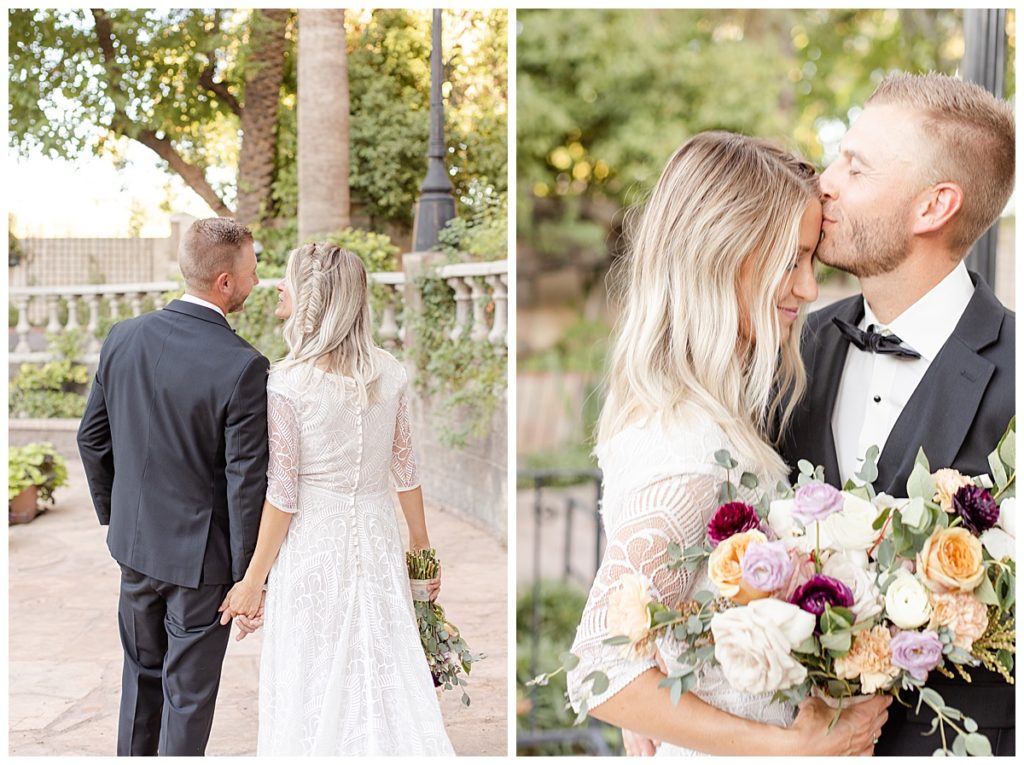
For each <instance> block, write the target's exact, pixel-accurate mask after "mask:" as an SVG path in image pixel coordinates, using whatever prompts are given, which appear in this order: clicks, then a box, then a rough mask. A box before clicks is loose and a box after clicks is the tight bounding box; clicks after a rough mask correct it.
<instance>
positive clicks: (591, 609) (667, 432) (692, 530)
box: [568, 412, 795, 756]
mask: <svg viewBox="0 0 1024 765" xmlns="http://www.w3.org/2000/svg"><path fill="white" fill-rule="evenodd" d="M719 449H729V451H730V452H731V454H732V456H733V458H735V459H736V460H738V461H739V462H740V466H739V467H738V468H737V469H736V470H735V471H734V472H733V479H734V480H733V483H734V484H738V483H739V476H740V474H741V472H742V471H744V470H749V469H750V468H748V467H746V466H745V465H744V464H743V459H742V456H741V455H740V454H738V453H737V450H736V449H735V448H733V447H732V446H731V445H730V444H729V443H728V441H727V440H726V438H725V434H724V432H723V431H722V430H721V428H719V427H718V426H717V425H716V424H715V423H714V422H713V421H712V420H711V419H710V418H709V417H707V416H706V415H704V414H703V413H700V412H691V413H690V415H689V416H688V417H687V418H686V420H685V421H684V422H682V423H679V424H677V425H675V426H673V427H671V428H664V427H662V426H660V425H657V424H655V423H647V424H644V425H640V426H634V427H631V428H627V429H626V430H623V431H622V432H621V433H618V434H617V435H616V436H614V437H613V438H612V439H610V440H609V441H608V443H607V444H604V445H602V447H600V448H599V449H598V460H599V462H600V465H601V469H602V471H603V473H604V492H603V496H604V500H603V502H602V506H601V517H602V522H603V523H604V527H605V533H606V536H607V539H608V545H607V548H606V550H605V553H604V558H603V559H602V561H601V566H600V568H599V570H598V572H597V576H596V577H595V579H594V584H593V586H592V588H591V590H590V596H589V598H588V600H587V605H586V608H585V609H584V612H583V618H582V620H581V622H580V626H579V629H578V631H577V633H576V640H575V642H574V644H573V648H572V650H573V653H575V654H576V655H577V656H578V657H579V658H580V663H579V664H578V665H577V667H576V668H575V669H574V670H573V671H572V672H570V673H569V675H568V690H569V700H570V702H571V704H572V705H573V707H574V708H575V709H576V710H577V711H578V710H579V708H580V706H581V704H582V702H583V701H584V699H586V701H587V704H588V708H589V709H593V708H594V707H596V706H598V705H599V704H601V703H603V702H604V701H607V700H608V699H609V698H611V697H612V696H613V695H615V694H616V693H619V692H620V691H621V690H622V689H623V688H625V687H626V686H627V685H628V684H629V683H631V682H632V681H633V680H635V679H636V678H637V677H639V676H640V675H641V674H642V673H644V672H646V671H647V670H648V669H650V668H652V667H656V666H658V663H657V661H656V660H655V659H654V658H650V659H640V658H635V657H634V656H632V655H630V654H628V652H627V651H626V649H624V648H623V647H622V646H608V645H605V644H604V642H603V641H604V640H605V639H606V638H608V637H610V635H609V634H608V629H607V626H606V625H607V618H608V606H609V595H610V594H611V593H613V592H614V591H615V590H616V589H617V588H618V587H619V582H620V579H621V578H622V577H623V576H625V575H627V574H633V575H638V576H640V577H641V578H642V579H643V580H644V581H645V582H646V583H647V585H648V588H649V591H650V593H651V594H652V595H653V597H654V598H655V600H657V601H660V602H662V603H666V604H669V605H674V604H678V603H680V602H682V601H685V600H687V599H688V598H690V597H691V596H692V595H693V594H694V593H696V592H698V591H700V590H708V591H710V592H715V588H714V585H713V584H712V583H711V581H710V579H708V576H707V567H706V566H703V567H702V568H701V569H699V570H698V571H696V572H694V573H689V572H687V571H686V570H685V569H683V568H679V569H677V570H675V571H670V570H669V569H668V568H667V564H668V545H669V544H670V543H672V542H676V543H678V544H679V545H680V546H681V547H683V548H684V549H685V548H686V547H689V546H692V545H696V544H700V543H701V542H702V541H703V540H704V538H705V536H706V534H707V524H708V521H709V520H710V518H711V515H712V514H713V513H714V511H715V510H716V509H717V507H718V486H719V484H720V483H721V482H722V480H723V479H724V478H725V474H724V471H723V469H722V468H721V467H720V466H719V465H718V464H717V463H716V462H715V460H714V453H715V452H716V451H718V450H719ZM751 472H753V471H751ZM767 480H768V479H766V478H764V477H762V476H759V481H760V482H761V484H762V485H769V486H774V485H775V480H771V483H768V484H766V483H765V482H766V481H767ZM739 491H740V493H741V499H743V500H744V501H748V502H754V501H756V497H754V495H753V493H752V492H749V490H747V489H745V488H742V487H740V488H739ZM657 652H658V654H659V655H660V657H661V659H662V661H663V662H664V664H665V666H666V667H668V668H669V670H671V669H673V668H676V667H678V663H677V661H676V657H677V656H678V655H679V653H680V652H681V651H680V646H679V645H678V644H677V643H676V642H675V641H674V640H673V639H672V637H671V636H663V637H661V638H660V639H659V640H658V641H657ZM594 670H601V671H603V672H604V673H605V674H607V675H608V679H609V686H608V689H607V690H606V691H604V692H603V693H601V694H597V695H590V684H589V683H584V682H583V680H584V678H586V677H587V675H589V674H590V673H591V672H592V671H594ZM692 693H694V694H695V695H697V696H698V697H700V698H701V699H702V700H703V701H705V702H707V703H708V704H710V705H711V706H714V707H716V708H718V709H721V710H723V711H726V712H729V713H730V714H733V715H735V716H737V717H743V718H746V719H748V720H755V721H758V722H763V723H767V724H769V725H776V726H780V727H788V726H789V725H790V724H791V723H792V721H793V717H794V714H795V709H794V708H793V706H792V705H789V704H779V703H774V702H772V701H771V697H772V695H773V694H770V693H766V694H749V693H742V692H740V691H737V690H734V689H733V688H732V687H731V686H730V685H729V684H728V682H727V681H726V679H725V676H724V675H723V674H722V672H721V669H720V668H718V667H714V668H711V669H709V670H707V671H706V672H705V673H704V674H703V675H702V676H700V677H699V678H698V682H697V685H696V687H695V688H694V689H693V690H692ZM657 754H658V755H659V756H672V755H674V756H703V753H702V752H698V751H695V750H692V749H686V748H684V747H680V746H674V745H672V744H669V743H663V744H662V745H661V746H660V747H659V748H658V752H657ZM765 754H769V753H768V752H766V753H765Z"/></svg>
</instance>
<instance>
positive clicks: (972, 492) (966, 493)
mask: <svg viewBox="0 0 1024 765" xmlns="http://www.w3.org/2000/svg"><path fill="white" fill-rule="evenodd" d="M953 511H954V512H955V513H956V514H957V515H959V516H960V518H961V519H962V520H963V522H964V528H965V529H967V530H968V531H970V532H971V533H972V534H974V535H975V536H978V535H980V534H981V533H982V532H985V531H988V530H989V529H990V528H992V527H993V526H995V525H996V521H998V520H999V505H997V504H996V501H995V500H994V499H992V495H991V494H989V493H988V491H987V490H986V489H983V488H981V487H980V486H975V485H974V484H971V485H970V486H961V487H960V488H959V489H957V491H956V494H954V495H953Z"/></svg>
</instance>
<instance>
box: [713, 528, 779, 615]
mask: <svg viewBox="0 0 1024 765" xmlns="http://www.w3.org/2000/svg"><path fill="white" fill-rule="evenodd" d="M767 541H768V537H766V536H765V535H764V534H762V533H761V532H760V531H757V530H756V529H752V530H750V531H744V532H741V533H739V534H733V535H732V536H731V537H729V538H728V539H726V540H724V541H722V542H720V543H719V544H718V546H717V547H716V548H715V549H714V552H712V553H711V557H710V558H708V576H709V577H710V578H711V581H712V582H714V583H715V586H716V587H718V592H719V594H721V595H722V596H724V597H726V598H730V599H731V600H732V601H733V602H734V603H739V604H740V605H745V604H747V603H749V602H750V601H752V600H759V599H760V598H766V597H768V595H769V593H767V592H761V591H760V590H756V589H754V588H753V587H751V586H750V585H749V584H747V583H746V582H744V581H743V568H742V562H743V556H744V555H745V554H746V552H747V548H748V547H749V546H750V545H752V544H760V543H762V542H767Z"/></svg>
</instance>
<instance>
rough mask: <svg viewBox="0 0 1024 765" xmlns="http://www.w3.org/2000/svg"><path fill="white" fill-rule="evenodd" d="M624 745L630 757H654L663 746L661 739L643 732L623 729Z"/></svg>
mask: <svg viewBox="0 0 1024 765" xmlns="http://www.w3.org/2000/svg"><path fill="white" fill-rule="evenodd" d="M622 746H623V748H624V749H625V750H626V756H628V757H653V756H654V755H655V753H656V752H657V751H658V747H659V746H661V742H660V741H656V740H655V739H653V738H647V736H645V735H643V734H642V733H634V732H633V731H631V730H626V729H625V728H623V729H622Z"/></svg>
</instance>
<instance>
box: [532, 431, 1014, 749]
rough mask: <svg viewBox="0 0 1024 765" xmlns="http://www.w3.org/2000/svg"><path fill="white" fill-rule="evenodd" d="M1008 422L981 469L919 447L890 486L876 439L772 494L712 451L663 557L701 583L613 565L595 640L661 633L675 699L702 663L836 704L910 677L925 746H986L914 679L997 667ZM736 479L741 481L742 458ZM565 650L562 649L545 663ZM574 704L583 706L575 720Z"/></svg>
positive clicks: (1004, 656)
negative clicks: (837, 482) (970, 471)
mask: <svg viewBox="0 0 1024 765" xmlns="http://www.w3.org/2000/svg"><path fill="white" fill-rule="evenodd" d="M1015 436H1016V428H1015V421H1014V420H1011V422H1010V425H1009V427H1008V429H1007V431H1006V433H1005V434H1004V436H1003V437H1002V439H1001V440H1000V442H999V444H998V446H997V447H996V449H995V451H993V452H992V454H991V455H990V456H989V467H990V469H991V471H992V474H991V476H989V475H982V476H977V477H973V478H972V477H968V476H964V475H961V474H960V473H959V472H957V471H955V470H950V469H940V470H936V471H934V472H933V471H932V470H931V467H930V466H929V464H928V459H927V457H926V456H925V454H924V452H923V451H919V452H918V455H917V460H916V464H915V467H914V470H913V472H912V474H911V476H910V478H909V480H908V482H907V497H905V498H899V499H897V498H894V497H890V496H888V495H886V494H879V493H876V492H875V491H874V489H873V487H872V485H871V484H872V481H874V480H875V479H876V478H877V475H878V471H877V467H876V464H875V461H876V459H877V457H878V449H877V448H876V447H872V449H871V450H869V452H868V454H867V456H866V457H865V460H864V465H863V467H862V469H861V472H860V473H858V476H857V477H858V478H859V479H860V481H862V483H861V484H860V485H857V484H855V483H853V482H850V483H848V484H847V485H846V486H845V487H844V489H843V490H842V491H840V490H838V489H835V488H834V487H832V486H829V485H827V484H825V483H824V482H823V476H824V471H823V469H822V468H820V467H818V468H815V467H814V466H813V465H811V464H810V463H808V462H806V461H801V462H800V464H799V469H800V476H799V480H798V481H797V484H796V486H788V485H786V484H779V486H778V487H777V488H776V492H775V496H776V499H775V500H774V501H770V500H769V498H768V497H767V495H762V496H761V498H760V500H759V501H758V502H757V503H756V504H753V505H751V504H747V503H744V502H741V501H739V500H738V490H737V488H736V487H735V486H734V485H733V484H732V482H731V477H732V476H731V473H732V471H733V470H734V469H735V468H736V467H737V463H736V461H735V460H733V459H732V457H731V456H730V455H729V454H728V453H727V452H725V451H722V452H719V453H717V454H716V455H715V459H716V461H717V462H718V463H719V464H720V465H722V467H723V468H724V469H725V471H726V480H725V481H724V482H723V484H722V486H721V490H720V497H719V498H720V501H721V504H720V506H719V507H718V509H717V510H716V512H715V513H714V514H713V515H712V517H711V519H710V522H709V523H708V527H707V538H706V540H705V541H704V542H702V543H701V544H699V545H696V546H694V547H690V548H687V549H681V548H680V547H679V546H678V545H675V544H673V545H670V546H669V551H668V557H669V563H668V566H669V567H670V568H678V567H680V566H681V567H685V568H686V569H688V570H691V571H695V570H697V569H698V568H699V567H700V566H702V565H704V564H705V563H706V565H707V571H708V578H709V579H710V580H711V582H712V584H713V586H714V588H715V590H716V591H715V592H708V591H702V592H697V593H696V594H695V595H693V598H692V600H690V601H687V602H685V603H681V604H669V603H659V602H657V601H655V600H654V599H653V598H652V597H651V595H650V594H649V587H648V584H647V582H646V581H644V580H643V579H642V578H641V577H638V576H626V577H623V578H622V581H621V583H620V587H619V589H618V590H617V591H616V592H614V593H612V595H611V596H610V603H609V614H608V630H609V637H608V638H607V639H606V640H605V642H606V643H607V644H609V645H621V646H622V647H623V650H626V651H630V652H632V653H633V655H635V656H647V657H650V656H653V655H654V654H655V652H656V645H655V641H656V639H658V638H659V637H668V638H670V639H671V641H667V642H674V644H675V645H678V646H679V650H680V653H679V656H678V658H677V666H678V669H675V668H674V669H672V671H670V672H669V674H668V676H667V677H666V679H665V680H663V681H662V685H663V686H665V687H668V688H670V689H671V695H672V698H673V700H676V701H677V700H678V699H679V697H680V696H681V695H682V694H683V693H685V692H686V691H688V690H689V689H690V688H692V687H693V686H694V685H695V684H696V682H697V677H698V675H699V673H700V672H701V671H702V670H703V669H705V668H706V667H709V666H713V665H718V666H720V667H721V670H722V672H723V674H724V675H725V678H726V679H727V681H728V682H729V684H730V685H731V686H732V687H733V688H735V689H737V690H740V691H743V692H747V693H765V692H771V693H774V694H775V699H776V700H785V701H791V702H794V703H798V702H799V701H801V700H803V699H804V698H806V697H807V696H808V695H809V694H811V693H814V694H816V695H818V696H820V697H822V698H824V699H825V700H826V701H828V702H829V703H831V704H832V705H833V706H836V707H838V708H841V707H842V706H843V704H845V703H851V702H852V700H853V699H854V698H855V697H858V696H862V695H870V694H878V693H891V694H893V695H896V696H897V698H899V694H900V692H901V691H906V692H912V693H916V694H917V709H918V710H920V708H921V706H922V704H924V705H926V706H927V707H928V708H930V709H931V711H932V712H933V713H934V718H933V723H932V731H933V732H934V731H935V730H936V729H937V730H938V731H939V733H940V736H941V740H942V749H941V751H939V752H936V754H949V753H950V752H952V754H955V755H961V756H962V755H965V754H971V755H989V754H991V746H990V743H989V741H988V739H986V738H985V737H984V736H983V735H981V734H979V733H978V732H977V730H978V722H977V721H975V720H972V719H971V718H969V717H965V716H964V715H962V714H961V713H960V712H959V711H958V710H957V709H955V708H953V707H951V706H949V705H948V704H947V703H946V701H945V700H944V699H943V698H942V697H941V695H940V694H939V693H937V692H936V691H935V690H934V689H932V688H928V687H926V686H925V681H926V678H927V676H928V673H929V672H938V673H940V674H942V675H945V676H947V677H952V676H954V675H959V676H961V677H963V678H964V679H965V680H967V681H969V680H970V676H969V672H968V670H969V668H971V667H978V666H984V667H986V668H988V669H990V670H992V671H994V672H997V673H998V674H999V675H1001V676H1002V677H1003V678H1004V679H1005V680H1006V682H1007V683H1013V664H1014V655H1015V653H1016V644H1015V638H1014V626H1015V619H1016V607H1015V599H1014V590H1015V580H1016V563H1015V559H1014V558H1015V552H1014V533H1015V521H1016V519H1015V508H1014V504H1015V501H1016V500H1015V483H1016V473H1015V460H1016V455H1015ZM740 483H741V485H743V486H745V487H747V488H748V489H751V490H756V489H757V479H756V477H755V476H753V475H751V474H749V473H744V474H743V475H742V476H741V477H740ZM577 663H578V659H577V658H576V657H575V656H574V655H572V654H564V655H563V657H562V667H561V668H560V669H558V670H556V672H555V673H557V672H560V671H568V670H571V669H573V668H574V667H575V666H576V664H577ZM555 673H549V674H548V675H542V676H540V677H539V678H537V679H536V681H535V682H540V683H543V682H546V680H547V678H548V677H550V676H551V675H553V674H555ZM586 680H587V681H589V683H590V689H591V692H592V693H595V694H596V693H601V692H603V690H604V689H605V688H606V687H607V684H608V679H607V676H606V675H605V674H604V673H602V672H600V671H595V672H592V673H591V674H590V675H588V677H587V679H586ZM585 716H586V708H584V709H583V710H581V713H580V716H579V718H578V721H580V720H582V719H583V718H584V717H585ZM837 719H838V716H837ZM950 731H952V732H955V734H956V735H955V737H954V738H953V740H952V744H951V746H950V745H949V741H948V740H947V734H948V733H949V732H950Z"/></svg>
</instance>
